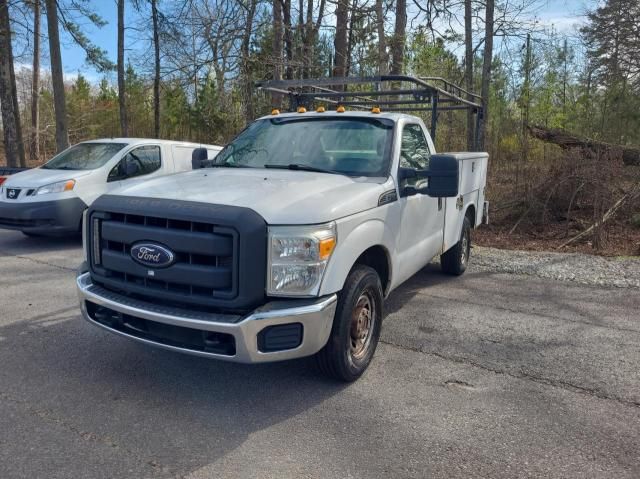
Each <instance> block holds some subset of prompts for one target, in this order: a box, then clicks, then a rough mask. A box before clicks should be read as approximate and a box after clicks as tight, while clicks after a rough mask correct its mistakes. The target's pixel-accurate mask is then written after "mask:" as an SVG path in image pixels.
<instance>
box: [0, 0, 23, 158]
mask: <svg viewBox="0 0 640 479" xmlns="http://www.w3.org/2000/svg"><path fill="white" fill-rule="evenodd" d="M12 69H13V50H12V46H11V27H10V24H9V7H8V5H7V0H0V103H1V104H2V127H3V130H4V152H5V156H6V158H7V166H14V167H15V166H18V163H19V161H20V153H19V149H18V145H19V139H18V131H19V130H18V124H19V123H20V116H19V112H18V111H17V110H16V103H15V102H14V91H15V89H16V84H15V77H14V76H13V75H12V74H11V70H12Z"/></svg>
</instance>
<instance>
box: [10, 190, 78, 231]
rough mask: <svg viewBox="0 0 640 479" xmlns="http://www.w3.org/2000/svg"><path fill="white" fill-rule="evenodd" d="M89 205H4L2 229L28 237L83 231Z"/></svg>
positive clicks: (55, 202) (67, 201)
mask: <svg viewBox="0 0 640 479" xmlns="http://www.w3.org/2000/svg"><path fill="white" fill-rule="evenodd" d="M86 208H87V205H86V204H85V203H84V201H82V200H81V199H80V198H67V199H64V200H53V201H15V202H11V201H9V200H7V201H4V200H2V201H0V228H3V229H10V230H20V231H26V232H27V233H43V234H56V233H66V232H76V231H80V223H81V221H82V213H83V212H84V210H85V209H86Z"/></svg>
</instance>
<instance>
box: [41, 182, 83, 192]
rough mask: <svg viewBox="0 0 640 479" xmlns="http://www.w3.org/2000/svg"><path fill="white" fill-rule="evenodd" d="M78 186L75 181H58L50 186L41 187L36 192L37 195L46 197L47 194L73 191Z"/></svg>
mask: <svg viewBox="0 0 640 479" xmlns="http://www.w3.org/2000/svg"><path fill="white" fill-rule="evenodd" d="M74 186H76V182H75V180H66V181H58V182H57V183H51V184H50V185H44V186H41V187H40V188H38V189H37V190H36V193H35V194H36V195H46V194H47V193H62V192H63V191H71V190H72V189H73V187H74Z"/></svg>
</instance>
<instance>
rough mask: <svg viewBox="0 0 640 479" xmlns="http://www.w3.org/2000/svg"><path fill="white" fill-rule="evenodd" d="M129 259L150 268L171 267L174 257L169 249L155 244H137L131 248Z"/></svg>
mask: <svg viewBox="0 0 640 479" xmlns="http://www.w3.org/2000/svg"><path fill="white" fill-rule="evenodd" d="M131 257H132V258H133V260H134V261H136V262H137V263H140V264H141V265H144V266H149V267H151V268H166V267H167V266H171V265H172V264H173V263H174V261H175V259H176V255H175V254H174V253H173V251H171V250H170V249H168V248H166V247H164V246H160V245H159V244H155V243H137V244H135V245H133V246H132V247H131Z"/></svg>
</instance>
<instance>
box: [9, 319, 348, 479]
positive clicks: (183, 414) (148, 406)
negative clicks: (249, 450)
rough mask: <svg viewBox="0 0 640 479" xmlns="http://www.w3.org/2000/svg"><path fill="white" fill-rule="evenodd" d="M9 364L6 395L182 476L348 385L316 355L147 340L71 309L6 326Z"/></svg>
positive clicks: (97, 439)
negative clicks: (210, 352)
mask: <svg viewBox="0 0 640 479" xmlns="http://www.w3.org/2000/svg"><path fill="white" fill-rule="evenodd" d="M0 364H2V368H0V384H2V388H1V389H2V391H1V393H2V394H3V396H4V397H3V400H5V401H6V400H9V401H11V402H13V403H15V404H24V408H25V409H27V411H29V410H30V408H31V409H34V410H38V411H45V413H44V414H43V418H44V420H45V421H51V422H53V423H55V424H57V425H59V426H61V427H67V428H68V430H70V431H72V432H74V433H77V434H84V435H87V434H91V435H92V436H91V437H93V438H94V442H97V443H99V444H98V445H100V443H103V444H102V445H104V444H111V445H113V447H119V448H121V449H122V451H123V454H126V455H128V456H129V459H132V458H133V459H135V460H136V461H137V460H138V459H136V458H142V459H144V460H145V461H152V462H153V464H156V465H157V467H159V468H161V469H162V470H164V471H165V472H168V473H170V474H171V476H175V477H183V476H184V475H187V474H188V473H189V472H192V471H195V470H197V469H199V468H201V467H203V466H206V465H208V464H211V463H214V462H216V461H217V460H218V459H220V458H222V457H223V456H225V455H226V454H227V453H229V452H230V451H232V450H234V449H235V448H237V447H239V446H240V445H241V444H242V443H243V442H244V441H246V440H247V438H248V437H249V436H250V435H251V434H253V433H255V432H257V431H260V430H262V429H265V428H268V427H270V426H272V425H274V424H277V423H280V422H283V421H286V420H288V419H290V418H292V417H294V416H296V415H298V414H301V413H303V412H304V411H306V410H308V409H310V408H313V407H315V406H317V405H319V404H321V403H322V402H323V401H325V400H326V399H328V398H329V397H331V396H333V395H335V394H337V393H339V392H340V391H341V390H343V389H344V388H346V387H348V385H346V384H343V383H337V382H334V381H330V380H328V379H325V378H323V377H322V376H320V375H319V373H318V372H317V371H316V370H315V368H314V366H313V361H312V360H310V359H303V360H298V361H288V362H284V363H273V364H264V365H253V366H249V365H240V364H233V363H225V362H222V361H215V360H208V359H204V358H198V357H193V356H188V355H182V354H178V353H171V352H165V351H162V350H159V349H155V348H150V347H145V346H142V345H138V344H136V343H134V342H131V341H129V340H126V339H124V338H119V337H116V336H114V335H111V334H109V333H107V332H103V331H101V330H99V329H97V328H95V327H93V326H91V325H89V324H88V323H85V322H84V320H82V319H81V318H80V317H79V316H78V315H77V314H76V313H75V312H74V309H70V308H64V309H60V310H59V311H57V312H54V313H52V314H50V315H47V316H46V317H45V316H44V315H40V316H38V317H35V318H31V319H29V320H25V321H19V322H14V323H10V324H8V325H6V326H4V327H1V328H0ZM67 432H68V431H67ZM43 446H44V445H42V444H38V439H37V438H34V439H33V443H30V444H24V447H25V448H33V447H43ZM126 459H127V457H123V460H126ZM152 472H153V470H151V469H150V474H151V473H152Z"/></svg>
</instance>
